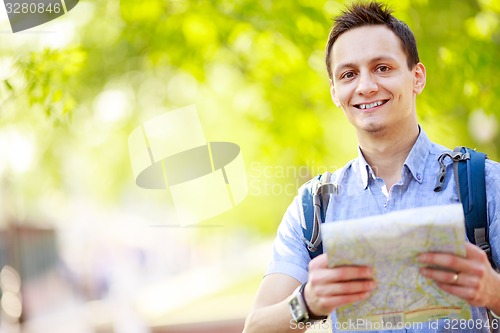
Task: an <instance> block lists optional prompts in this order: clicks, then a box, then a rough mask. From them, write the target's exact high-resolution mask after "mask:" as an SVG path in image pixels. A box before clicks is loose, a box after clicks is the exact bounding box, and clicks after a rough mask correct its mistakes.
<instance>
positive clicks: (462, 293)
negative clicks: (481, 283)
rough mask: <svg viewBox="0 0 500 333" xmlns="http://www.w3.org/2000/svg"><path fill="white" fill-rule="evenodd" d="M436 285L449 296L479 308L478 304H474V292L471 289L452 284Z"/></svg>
mask: <svg viewBox="0 0 500 333" xmlns="http://www.w3.org/2000/svg"><path fill="white" fill-rule="evenodd" d="M436 285H437V286H438V287H439V288H441V289H442V290H444V291H446V292H447V293H449V294H452V295H455V296H457V297H460V298H461V299H463V300H465V301H467V302H468V303H470V304H472V305H475V306H479V305H480V304H479V303H477V304H476V303H475V302H474V301H473V300H474V295H475V294H476V292H475V290H474V289H472V288H468V287H467V286H462V285H454V284H446V283H439V282H437V283H436Z"/></svg>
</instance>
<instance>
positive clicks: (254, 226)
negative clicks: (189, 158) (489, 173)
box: [0, 0, 500, 234]
mask: <svg viewBox="0 0 500 333" xmlns="http://www.w3.org/2000/svg"><path fill="white" fill-rule="evenodd" d="M342 3H343V1H340V0H338V1H333V0H329V1H319V0H314V1H310V0H308V1H305V0H301V1H293V2H286V1H269V0H252V1H250V0H240V1H230V0H220V1H184V0H170V1H168V0H148V1H136V0H122V1H116V0H110V1H106V2H99V1H81V2H80V3H79V4H78V6H77V7H75V9H73V10H72V11H71V12H69V13H68V14H66V15H65V16H64V17H61V18H59V19H57V20H55V21H54V22H53V23H49V24H47V26H44V27H43V28H42V27H40V29H41V30H42V32H43V31H45V29H46V30H50V29H53V30H54V31H55V33H46V34H43V33H40V34H29V33H27V34H2V35H1V36H0V43H2V49H3V50H2V55H1V58H0V81H1V82H0V102H1V109H0V179H1V180H2V188H3V191H2V193H3V194H2V196H3V202H4V204H3V210H4V215H15V216H25V215H34V216H39V215H43V214H49V213H50V212H51V211H52V209H53V208H55V207H58V206H60V205H64V204H67V203H68V202H69V201H71V200H77V199H78V198H82V197H84V198H92V200H94V201H96V202H99V203H101V204H110V205H123V204H127V205H130V204H131V203H130V202H131V201H132V202H133V200H131V199H130V198H136V199H137V198H141V196H142V197H143V199H144V198H145V195H144V193H145V192H144V191H141V190H139V189H137V187H135V184H134V179H133V176H132V171H131V168H130V161H129V156H128V147H127V137H128V135H129V134H130V132H131V131H132V130H133V129H134V128H135V127H137V126H138V125H140V124H141V123H142V122H143V121H145V120H147V119H150V118H152V117H154V116H156V115H158V114H161V113H163V112H166V111H168V110H172V109H174V108H177V107H181V106H185V105H188V104H196V105H197V107H198V111H199V114H200V118H201V121H202V124H203V127H204V131H205V135H206V136H207V138H208V140H210V141H231V142H235V143H237V144H239V145H240V146H241V149H242V152H243V158H244V160H245V163H246V166H247V172H248V181H249V196H248V197H247V198H246V199H245V201H244V202H243V203H242V204H241V205H240V206H238V207H237V208H236V209H233V210H232V211H230V212H228V213H226V214H224V215H222V216H220V217H217V218H216V219H218V220H221V221H230V223H232V224H236V225H240V226H244V227H245V228H248V229H250V230H253V231H255V232H257V233H264V234H266V233H267V234H268V233H273V232H274V231H275V229H276V226H277V224H278V223H279V221H280V219H281V216H282V214H283V212H284V210H285V208H286V206H287V205H288V204H289V203H290V201H291V199H292V198H293V196H294V193H295V191H296V189H297V188H298V186H299V185H300V184H302V183H303V182H305V181H306V180H307V179H309V178H310V177H312V176H313V175H315V174H318V173H320V172H322V171H323V170H324V169H325V168H327V167H328V168H330V169H335V168H338V167H341V166H342V165H343V164H345V163H346V162H347V161H348V160H350V159H351V158H353V157H355V155H356V138H355V135H354V131H353V130H352V129H351V127H350V125H349V124H348V123H347V121H346V120H345V119H344V116H343V113H342V112H341V111H340V110H338V109H336V108H335V106H334V105H333V103H332V102H331V99H330V96H329V89H328V79H327V74H326V70H325V67H324V66H325V65H324V61H323V54H324V45H325V43H326V39H327V36H328V32H329V28H330V25H331V17H332V16H334V15H336V14H338V13H339V10H340V9H341V8H342ZM391 6H392V7H393V8H394V9H395V15H396V16H397V17H399V18H401V19H403V20H404V21H406V22H407V23H408V25H409V26H410V27H411V28H412V29H413V31H414V33H415V35H416V38H417V41H418V44H419V51H420V57H421V61H422V62H423V63H424V64H425V65H426V68H427V75H428V79H427V87H426V89H425V91H424V93H423V94H422V95H420V96H419V98H418V114H419V117H420V123H421V124H422V125H423V127H424V129H425V130H426V132H427V133H428V134H429V136H430V137H431V138H432V139H433V140H435V141H437V142H440V143H442V144H445V145H447V146H449V147H454V146H455V145H459V144H461V145H469V146H472V147H477V148H478V149H480V150H482V151H486V152H487V153H488V154H489V155H490V157H492V158H494V159H498V157H500V144H499V135H498V120H499V113H500V111H499V110H498V105H500V96H499V95H498V92H499V91H500V66H499V65H498V62H497V61H498V59H500V27H499V17H500V16H499V15H500V5H499V2H498V1H496V0H460V1H453V0H446V1H426V0H419V1H417V0H415V1H410V0H406V1H397V4H396V1H394V3H391ZM4 27H5V29H6V30H7V29H8V26H7V25H5V24H4ZM162 195H163V194H162ZM162 195H159V196H158V198H160V199H158V198H156V199H155V200H157V202H156V203H157V204H158V205H162V204H164V203H166V202H167V201H168V200H167V199H166V198H165V197H162ZM166 195H167V194H166V193H165V194H164V196H166ZM138 200H139V201H140V200H141V199H138ZM162 200H164V201H162ZM154 223H157V221H154Z"/></svg>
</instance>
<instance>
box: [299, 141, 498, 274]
mask: <svg viewBox="0 0 500 333" xmlns="http://www.w3.org/2000/svg"><path fill="white" fill-rule="evenodd" d="M446 157H450V158H451V159H452V161H453V170H454V175H455V182H456V184H457V189H458V197H459V199H460V201H461V203H462V207H463V210H464V215H465V229H466V233H467V238H468V239H469V241H470V242H471V243H473V244H476V245H477V246H479V247H480V248H481V249H482V250H483V251H484V252H486V254H487V255H488V259H489V261H490V263H491V265H492V267H495V264H494V262H493V259H492V256H491V247H490V244H489V241H488V219H487V213H486V183H485V174H484V168H485V159H487V158H488V157H487V156H486V154H483V153H480V152H477V151H475V150H473V149H470V148H466V147H460V146H459V147H456V148H455V150H454V151H453V152H444V153H443V154H441V155H440V156H439V158H438V161H439V165H440V170H439V174H438V179H437V182H436V187H435V188H434V191H435V192H439V191H441V190H442V187H443V185H444V180H445V178H446V165H445V164H444V159H445V158H446ZM335 194H338V186H337V185H336V184H333V183H331V173H330V172H325V173H323V174H322V175H319V176H317V177H315V178H314V179H312V180H311V181H310V184H309V185H308V186H305V188H304V191H303V192H302V194H301V201H302V213H303V224H302V231H303V240H304V242H305V244H306V245H307V249H308V251H309V256H310V257H311V259H312V258H314V257H316V256H318V255H320V254H321V253H323V248H322V246H321V232H320V225H321V223H323V222H324V221H325V215H326V210H327V209H328V203H329V200H330V196H331V195H335Z"/></svg>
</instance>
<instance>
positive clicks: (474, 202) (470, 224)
mask: <svg viewBox="0 0 500 333" xmlns="http://www.w3.org/2000/svg"><path fill="white" fill-rule="evenodd" d="M454 152H461V153H463V154H466V155H468V156H469V158H468V159H466V160H465V161H462V162H459V161H453V170H454V174H455V181H456V184H457V190H458V192H459V198H460V201H461V202H462V207H463V210H464V215H465V228H466V232H467V238H468V239H469V241H470V242H471V243H473V244H476V245H477V246H479V247H480V248H481V249H483V251H484V252H486V254H487V255H488V259H489V260H490V262H491V263H492V265H493V260H492V256H491V248H490V244H489V238H488V217H487V207H486V182H485V173H484V170H485V160H486V158H488V157H487V156H486V154H484V153H481V152H477V151H475V150H474V149H470V148H467V147H461V146H458V147H456V148H455V150H454ZM493 267H495V266H494V265H493Z"/></svg>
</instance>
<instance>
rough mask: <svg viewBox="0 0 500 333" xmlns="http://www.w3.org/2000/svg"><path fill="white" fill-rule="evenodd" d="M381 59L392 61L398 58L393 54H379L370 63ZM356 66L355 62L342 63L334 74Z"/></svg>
mask: <svg viewBox="0 0 500 333" xmlns="http://www.w3.org/2000/svg"><path fill="white" fill-rule="evenodd" d="M380 61H390V62H396V59H395V58H394V57H391V56H379V57H375V58H373V59H370V61H369V63H370V64H373V63H375V62H380ZM354 67H356V64H355V63H353V62H348V63H345V64H340V65H339V66H338V67H336V68H335V71H334V75H335V76H338V74H339V72H342V71H343V70H344V69H346V68H354Z"/></svg>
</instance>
